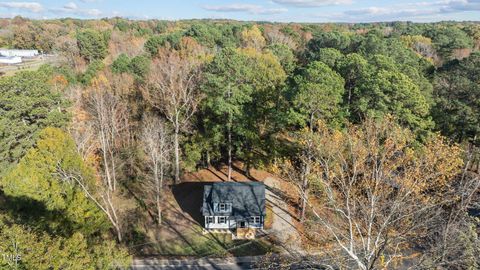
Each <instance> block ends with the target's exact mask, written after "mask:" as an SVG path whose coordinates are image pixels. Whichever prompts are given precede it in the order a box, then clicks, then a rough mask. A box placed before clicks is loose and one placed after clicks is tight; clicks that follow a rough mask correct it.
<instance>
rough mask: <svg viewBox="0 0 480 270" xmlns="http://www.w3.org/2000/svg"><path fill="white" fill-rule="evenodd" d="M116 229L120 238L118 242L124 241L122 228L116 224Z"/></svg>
mask: <svg viewBox="0 0 480 270" xmlns="http://www.w3.org/2000/svg"><path fill="white" fill-rule="evenodd" d="M115 231H116V232H117V239H118V242H119V243H121V242H122V240H123V239H122V232H121V231H120V228H119V227H118V225H115Z"/></svg>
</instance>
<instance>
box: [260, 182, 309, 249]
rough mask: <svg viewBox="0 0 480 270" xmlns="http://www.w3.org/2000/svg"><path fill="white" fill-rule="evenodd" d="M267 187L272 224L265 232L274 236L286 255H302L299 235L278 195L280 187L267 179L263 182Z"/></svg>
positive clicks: (286, 206)
mask: <svg viewBox="0 0 480 270" xmlns="http://www.w3.org/2000/svg"><path fill="white" fill-rule="evenodd" d="M264 183H265V185H266V186H267V191H266V199H267V202H268V203H269V204H271V205H272V210H273V223H272V228H271V229H270V230H268V231H267V232H268V233H270V234H272V235H273V236H275V238H277V239H278V240H279V242H280V243H282V244H283V249H284V251H285V252H286V253H291V254H292V253H297V254H304V253H305V252H304V250H303V248H302V245H301V238H300V235H299V233H298V231H297V229H296V228H295V223H294V220H293V217H292V216H291V214H290V211H289V209H288V204H287V203H286V202H285V201H284V200H283V199H282V198H281V197H280V196H279V195H278V193H277V192H278V190H280V186H279V183H278V180H277V179H275V178H272V177H267V178H266V179H265V181H264Z"/></svg>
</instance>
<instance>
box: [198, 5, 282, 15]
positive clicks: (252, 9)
mask: <svg viewBox="0 0 480 270" xmlns="http://www.w3.org/2000/svg"><path fill="white" fill-rule="evenodd" d="M203 9H205V10H208V11H215V12H246V13H250V14H261V15H266V14H279V13H284V12H287V11H288V10H287V9H286V8H265V7H262V6H259V5H251V4H231V5H220V6H210V5H207V6H203Z"/></svg>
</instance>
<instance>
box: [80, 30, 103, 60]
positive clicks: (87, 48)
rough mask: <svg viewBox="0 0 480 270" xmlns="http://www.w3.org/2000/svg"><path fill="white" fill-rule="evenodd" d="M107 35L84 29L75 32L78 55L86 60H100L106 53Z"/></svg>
mask: <svg viewBox="0 0 480 270" xmlns="http://www.w3.org/2000/svg"><path fill="white" fill-rule="evenodd" d="M106 36H107V35H105V34H103V33H100V32H98V31H95V30H93V29H86V30H83V31H81V32H78V33H77V46H78V49H79V52H80V55H81V56H82V57H83V58H84V59H85V60H87V61H93V60H102V59H103V58H105V56H106V55H107V53H108V50H107V45H108V39H107V37H106Z"/></svg>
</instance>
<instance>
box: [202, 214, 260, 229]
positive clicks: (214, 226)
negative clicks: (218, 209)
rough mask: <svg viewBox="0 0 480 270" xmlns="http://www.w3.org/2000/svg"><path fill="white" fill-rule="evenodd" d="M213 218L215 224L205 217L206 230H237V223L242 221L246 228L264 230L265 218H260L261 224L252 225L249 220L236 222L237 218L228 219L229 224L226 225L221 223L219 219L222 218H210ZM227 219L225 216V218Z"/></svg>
mask: <svg viewBox="0 0 480 270" xmlns="http://www.w3.org/2000/svg"><path fill="white" fill-rule="evenodd" d="M210 217H212V218H213V221H214V222H207V221H208V216H206V217H205V229H235V228H237V223H238V222H240V220H242V221H245V223H246V224H245V225H246V226H245V227H246V228H255V229H262V228H263V222H264V218H263V217H260V223H250V222H249V219H247V220H244V219H239V220H236V219H235V217H226V220H227V222H226V223H219V222H218V220H219V217H222V216H210ZM223 217H225V216H223Z"/></svg>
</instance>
